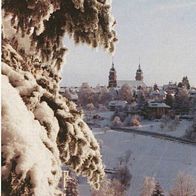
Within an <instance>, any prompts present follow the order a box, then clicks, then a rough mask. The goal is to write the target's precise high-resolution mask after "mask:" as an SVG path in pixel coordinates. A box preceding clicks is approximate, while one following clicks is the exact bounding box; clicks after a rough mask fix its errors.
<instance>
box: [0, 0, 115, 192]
mask: <svg viewBox="0 0 196 196" xmlns="http://www.w3.org/2000/svg"><path fill="white" fill-rule="evenodd" d="M2 10H3V12H2V13H3V16H2V20H3V21H2V30H3V33H2V61H3V63H2V64H3V66H2V75H3V76H2V81H3V88H2V108H3V109H4V110H3V112H2V124H3V126H2V127H3V129H2V138H3V139H2V141H3V142H2V159H3V160H5V161H4V162H3V165H2V170H3V174H2V186H3V194H4V195H9V196H14V195H18V194H19V195H36V196H37V195H38V196H40V195H54V196H55V195H60V194H61V191H60V190H59V189H58V182H59V180H60V177H61V167H60V166H61V165H62V164H65V165H67V166H68V167H69V168H71V169H72V170H74V171H75V172H76V173H77V174H78V175H83V176H85V177H87V179H88V182H89V183H90V185H92V187H94V188H96V189H98V188H99V185H100V182H101V180H102V179H103V178H104V167H103V164H102V159H101V154H100V148H99V145H98V143H97V141H96V139H95V137H94V136H93V134H92V132H91V130H90V129H89V127H88V126H87V125H86V123H85V122H84V121H83V119H82V113H81V112H80V111H78V110H77V108H76V105H75V104H74V103H73V102H71V101H69V100H68V99H66V98H64V97H62V96H61V95H60V94H59V82H60V79H61V76H60V69H61V66H62V64H63V57H64V54H65V52H66V51H67V48H66V46H64V39H63V38H64V35H65V34H67V35H69V36H70V38H73V39H74V41H75V43H86V44H88V45H90V46H92V47H97V46H100V47H103V48H105V49H106V50H108V51H109V52H113V51H114V42H115V41H116V40H117V39H116V35H115V31H114V29H113V26H114V24H115V21H114V19H113V17H112V16H111V13H110V12H111V5H110V3H109V2H108V1H105V0H92V1H89V0H66V1H65V0H47V1H44V0H28V1H26V0H6V1H3V2H2ZM13 100H14V101H13ZM16 106H17V107H16ZM13 111H14V112H15V115H14V112H13ZM31 137H32V138H31ZM29 138H30V139H29ZM34 138H35V139H34ZM13 152H17V154H16V153H13Z"/></svg>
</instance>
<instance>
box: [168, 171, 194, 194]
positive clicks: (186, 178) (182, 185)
mask: <svg viewBox="0 0 196 196" xmlns="http://www.w3.org/2000/svg"><path fill="white" fill-rule="evenodd" d="M169 195H170V196H194V195H196V180H195V179H193V178H192V177H191V176H190V175H187V174H185V173H182V172H181V173H179V174H178V176H177V178H176V181H175V184H174V186H173V188H172V190H171V191H170V194H169Z"/></svg>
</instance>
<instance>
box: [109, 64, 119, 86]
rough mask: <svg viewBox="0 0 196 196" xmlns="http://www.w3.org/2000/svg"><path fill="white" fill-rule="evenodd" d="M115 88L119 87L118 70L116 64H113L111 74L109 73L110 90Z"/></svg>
mask: <svg viewBox="0 0 196 196" xmlns="http://www.w3.org/2000/svg"><path fill="white" fill-rule="evenodd" d="M115 87H117V76H116V70H115V68H114V63H113V62H112V68H111V69H110V73H109V81H108V88H115Z"/></svg>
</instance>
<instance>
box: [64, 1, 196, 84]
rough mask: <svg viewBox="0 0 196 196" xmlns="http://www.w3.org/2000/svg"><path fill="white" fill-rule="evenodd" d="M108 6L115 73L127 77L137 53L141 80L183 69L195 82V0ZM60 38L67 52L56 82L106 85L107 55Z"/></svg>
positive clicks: (172, 76)
mask: <svg viewBox="0 0 196 196" xmlns="http://www.w3.org/2000/svg"><path fill="white" fill-rule="evenodd" d="M112 12H113V15H114V16H115V18H116V21H117V24H116V31H117V35H118V40H119V41H118V43H117V44H116V53H115V55H114V64H115V68H116V70H117V78H118V79H120V80H133V79H134V78H135V72H136V69H137V67H138V63H139V57H140V59H141V60H140V63H141V67H142V70H143V72H144V82H145V83H146V84H147V85H152V84H154V83H157V84H158V85H162V84H166V83H168V82H169V81H173V82H175V81H177V82H179V81H180V80H181V79H182V77H183V76H185V75H187V76H188V78H189V81H190V83H191V85H193V86H196V0H113V2H112ZM65 44H66V46H67V47H68V48H69V54H68V55H67V62H66V64H65V65H64V68H63V72H62V77H63V80H62V84H61V85H65V86H80V85H81V83H82V82H88V83H89V84H90V85H92V86H95V85H97V84H100V85H107V83H108V73H109V69H110V67H111V56H110V55H108V54H107V53H106V52H104V51H103V50H102V49H92V48H90V47H88V46H86V45H77V46H75V45H74V44H73V42H72V41H70V40H68V39H65Z"/></svg>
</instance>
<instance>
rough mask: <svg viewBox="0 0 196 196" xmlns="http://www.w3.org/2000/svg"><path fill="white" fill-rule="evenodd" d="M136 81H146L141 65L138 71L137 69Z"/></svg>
mask: <svg viewBox="0 0 196 196" xmlns="http://www.w3.org/2000/svg"><path fill="white" fill-rule="evenodd" d="M135 79H136V80H137V81H143V79H144V77H143V71H142V70H141V66H140V64H139V66H138V69H137V71H136V76H135Z"/></svg>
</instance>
